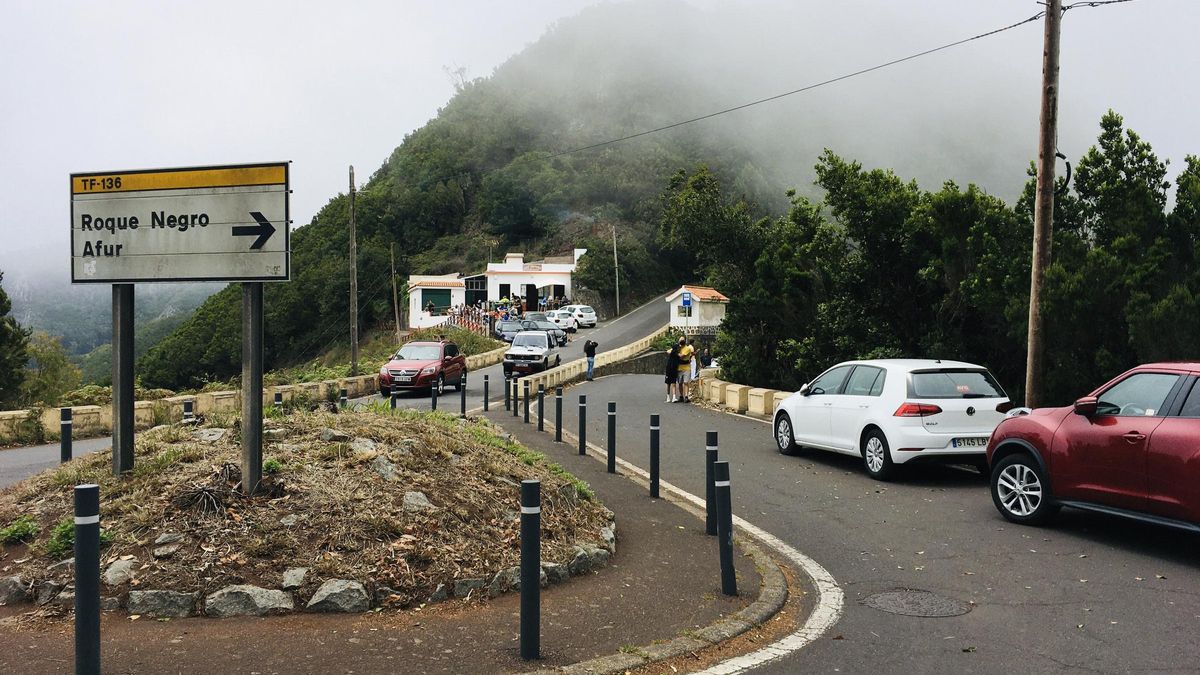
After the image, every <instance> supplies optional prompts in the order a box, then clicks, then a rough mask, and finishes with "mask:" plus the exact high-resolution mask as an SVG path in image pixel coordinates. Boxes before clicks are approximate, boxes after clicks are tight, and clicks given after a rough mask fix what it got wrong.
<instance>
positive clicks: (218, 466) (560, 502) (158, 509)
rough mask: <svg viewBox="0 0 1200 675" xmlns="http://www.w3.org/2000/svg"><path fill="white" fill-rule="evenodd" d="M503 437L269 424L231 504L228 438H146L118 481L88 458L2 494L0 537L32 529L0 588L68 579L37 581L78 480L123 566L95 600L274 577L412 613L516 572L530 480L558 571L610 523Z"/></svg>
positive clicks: (202, 433) (7, 550)
mask: <svg viewBox="0 0 1200 675" xmlns="http://www.w3.org/2000/svg"><path fill="white" fill-rule="evenodd" d="M500 433H502V432H500V431H499V430H498V429H496V428H495V427H492V426H491V425H490V424H489V423H488V422H487V421H486V420H478V421H476V420H471V421H467V420H458V419H456V418H454V417H451V416H449V415H444V414H427V413H415V412H407V411H399V412H397V413H395V414H378V413H377V412H362V413H341V414H331V413H322V412H317V413H303V414H295V415H290V416H287V417H282V418H277V419H271V420H267V425H266V429H265V431H264V438H265V448H264V459H265V461H264V470H265V479H264V484H263V490H262V493H261V494H260V495H256V496H254V497H253V498H244V497H242V496H241V495H240V494H239V481H240V480H241V476H240V470H239V467H238V455H239V442H240V441H239V438H238V434H237V430H236V429H223V428H216V427H201V428H194V427H189V426H184V425H174V426H169V427H158V428H155V429H152V430H150V431H148V432H145V433H142V434H140V435H139V436H138V438H137V447H136V457H137V460H136V468H135V469H134V471H133V473H132V474H131V475H128V476H126V477H124V478H121V479H115V478H113V476H112V475H111V465H110V461H111V460H110V457H109V455H108V454H107V453H101V454H96V455H92V456H89V457H83V458H79V459H75V460H73V461H72V462H70V463H68V464H65V465H63V466H61V467H59V468H57V469H54V470H52V471H47V472H45V473H43V474H40V475H38V476H35V477H33V478H30V479H28V480H26V481H24V482H22V483H19V484H17V485H14V486H12V487H10V488H8V489H6V490H4V491H3V492H0V527H3V526H5V525H7V524H9V523H11V522H14V521H17V520H18V519H22V520H24V521H25V522H28V521H29V519H30V518H32V520H34V521H36V524H37V534H36V535H34V536H32V537H30V538H28V539H27V540H26V541H25V542H24V543H9V544H5V545H3V546H2V547H0V576H10V575H20V576H21V577H22V578H23V579H24V580H25V581H26V582H30V581H32V582H36V583H37V584H38V586H39V587H40V586H45V585H47V582H51V581H56V582H59V583H67V582H70V581H71V575H72V570H71V568H70V567H69V566H67V565H59V566H57V567H54V568H52V569H50V568H51V566H52V565H54V564H55V563H58V562H59V561H60V560H61V559H62V558H64V557H69V556H70V555H71V553H72V551H71V546H70V544H69V542H68V544H67V545H66V546H65V547H64V546H63V542H62V541H61V539H62V537H63V535H64V534H67V533H68V532H67V531H68V530H69V528H67V527H63V526H60V527H58V528H57V529H58V532H57V533H56V532H55V529H56V526H59V525H60V523H66V522H70V520H71V516H72V488H73V486H74V485H76V484H79V483H89V482H95V483H99V485H100V495H101V525H102V528H103V531H104V533H105V537H107V538H108V541H109V543H108V544H107V545H106V546H105V548H104V549H103V550H102V552H101V566H102V569H105V568H107V567H108V566H109V565H110V564H111V563H113V562H115V561H118V560H132V561H134V563H135V564H133V565H132V579H131V580H130V581H127V582H125V583H123V584H120V585H119V586H118V587H106V588H104V589H103V592H104V594H105V595H118V594H124V593H126V592H128V591H129V590H138V589H156V590H157V589H169V590H176V591H183V592H188V593H193V592H199V593H202V594H207V593H211V592H213V591H216V590H218V589H220V588H223V587H225V586H229V585H232V584H253V585H257V586H262V587H265V588H278V587H280V585H281V583H282V577H283V574H284V572H285V570H287V569H290V568H298V567H304V568H309V570H310V572H309V574H308V575H307V576H306V578H305V580H304V581H303V585H302V586H301V587H300V588H299V589H297V592H298V593H299V594H301V595H303V596H307V595H311V593H312V592H313V591H314V590H315V589H316V588H317V586H319V585H320V584H321V583H322V582H323V581H324V580H327V579H335V578H336V579H352V580H358V581H362V582H364V583H366V584H367V585H368V589H369V590H372V591H374V590H376V589H378V588H380V587H387V588H388V589H390V591H389V592H388V595H389V602H390V603H391V604H395V605H399V606H405V605H408V604H412V603H417V602H424V601H425V600H426V599H427V598H429V597H430V594H431V593H433V592H434V590H435V589H436V588H437V586H438V585H439V584H445V585H446V587H448V588H450V589H453V588H454V585H455V584H454V582H455V581H456V580H464V579H488V580H490V579H491V578H492V576H494V575H495V574H496V573H497V572H499V571H501V570H504V569H506V568H510V567H512V566H515V565H517V564H519V558H520V550H519V542H518V536H519V529H520V528H519V515H518V514H519V511H520V501H519V483H520V481H521V480H524V479H531V478H536V479H539V480H541V482H542V505H543V510H542V528H543V533H542V536H543V539H542V559H543V562H556V563H560V564H563V565H566V564H567V563H568V562H569V561H570V559H571V557H572V555H573V552H572V549H573V547H574V546H575V545H576V544H580V543H582V542H595V541H600V540H601V539H602V534H601V530H602V529H603V528H604V527H605V526H606V525H608V524H609V520H610V518H611V514H610V513H609V512H608V511H607V510H606V509H605V508H604V507H603V506H602V505H600V504H599V503H598V502H597V501H596V500H595V498H594V497H593V495H592V493H591V491H590V490H589V489H588V487H587V485H586V484H584V483H582V482H581V481H579V480H578V479H575V478H574V477H573V476H570V475H569V474H567V473H566V472H565V471H563V470H562V469H561V468H560V467H558V466H557V465H554V464H551V463H549V462H547V461H546V460H545V458H544V457H543V456H541V455H540V454H538V453H535V452H532V451H530V450H528V449H526V448H524V447H522V446H520V445H517V444H515V443H513V442H512V441H511V440H507V438H506V437H503V436H501V435H499V434H500ZM26 529H28V528H26ZM56 535H57V538H56ZM130 556H132V558H130ZM372 587H374V588H372Z"/></svg>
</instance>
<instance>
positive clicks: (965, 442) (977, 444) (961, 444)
mask: <svg viewBox="0 0 1200 675" xmlns="http://www.w3.org/2000/svg"><path fill="white" fill-rule="evenodd" d="M987 442H988V439H986V438H984V437H982V436H980V437H977V438H956V439H954V440H952V441H950V445H951V446H952V447H955V448H986V447H987Z"/></svg>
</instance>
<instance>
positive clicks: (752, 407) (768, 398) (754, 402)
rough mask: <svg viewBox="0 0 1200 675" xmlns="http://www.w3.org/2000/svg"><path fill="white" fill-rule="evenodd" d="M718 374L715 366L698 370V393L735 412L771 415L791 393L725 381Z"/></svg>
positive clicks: (705, 398)
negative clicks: (699, 379) (700, 385)
mask: <svg viewBox="0 0 1200 675" xmlns="http://www.w3.org/2000/svg"><path fill="white" fill-rule="evenodd" d="M718 375H720V371H719V370H718V369H716V368H707V369H704V370H702V371H700V377H701V378H703V386H702V387H701V389H700V395H701V396H703V397H704V400H706V401H711V402H713V403H716V404H718V405H721V406H724V407H725V408H727V409H729V410H732V411H734V412H737V413H742V414H747V415H755V416H758V417H773V416H774V415H775V409H776V408H778V407H779V404H780V402H782V401H783V399H785V398H787V397H788V396H791V395H792V392H790V391H777V390H775V389H763V388H761V387H751V386H749V385H745V384H737V383H734V382H726V381H724V380H720V379H718V378H717V376H718Z"/></svg>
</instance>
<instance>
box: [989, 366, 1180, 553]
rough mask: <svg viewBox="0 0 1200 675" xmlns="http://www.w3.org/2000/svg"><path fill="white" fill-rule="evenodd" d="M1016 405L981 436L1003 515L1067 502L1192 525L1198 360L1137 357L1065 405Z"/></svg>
mask: <svg viewBox="0 0 1200 675" xmlns="http://www.w3.org/2000/svg"><path fill="white" fill-rule="evenodd" d="M1014 412H1017V411H1014ZM1020 412H1021V413H1026V414H1019V415H1013V416H1010V417H1009V418H1008V419H1006V420H1004V421H1003V422H1001V423H1000V425H999V426H998V427H996V431H995V433H993V434H992V438H991V441H990V442H989V443H988V459H989V461H990V463H991V491H992V502H993V503H994V504H995V505H996V509H998V510H999V511H1000V514H1001V515H1002V516H1004V517H1005V518H1006V519H1008V520H1010V521H1012V522H1015V523H1023V524H1029V525H1036V524H1041V523H1045V522H1047V521H1048V520H1049V519H1050V518H1051V517H1052V516H1054V514H1056V513H1058V511H1059V510H1060V509H1061V508H1062V507H1064V506H1068V507H1073V508H1079V509H1085V510H1088V511H1095V512H1099V513H1106V514H1111V515H1117V516H1124V517H1128V518H1134V519H1136V520H1140V521H1143V522H1149V523H1156V524H1159V525H1167V526H1172V527H1179V528H1183V529H1186V530H1191V531H1193V532H1200V362H1197V363H1151V364H1147V365H1142V366H1137V367H1136V368H1132V369H1130V370H1128V371H1126V372H1124V373H1122V374H1120V375H1118V376H1117V377H1115V378H1113V379H1112V380H1110V381H1109V382H1107V383H1105V384H1104V385H1103V386H1101V387H1100V388H1098V389H1096V390H1095V391H1093V392H1092V393H1091V394H1089V395H1087V396H1084V397H1083V398H1080V399H1079V400H1077V401H1075V403H1074V405H1071V406H1068V407H1065V408H1038V409H1035V410H1032V411H1028V410H1027V409H1020Z"/></svg>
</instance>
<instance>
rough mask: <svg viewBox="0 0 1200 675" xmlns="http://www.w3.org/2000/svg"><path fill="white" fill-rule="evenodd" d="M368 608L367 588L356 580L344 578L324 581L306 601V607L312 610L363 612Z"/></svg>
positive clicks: (369, 606)
mask: <svg viewBox="0 0 1200 675" xmlns="http://www.w3.org/2000/svg"><path fill="white" fill-rule="evenodd" d="M370 608H371V601H370V599H369V598H368V597H367V589H365V588H363V585H362V584H360V583H358V582H357V581H349V580H346V579H330V580H329V581H326V582H325V583H323V584H321V587H320V588H318V589H317V592H316V593H313V596H312V599H311V600H309V601H308V609H309V610H310V611H313V612H343V613H351V612H365V611H367V610H368V609H370Z"/></svg>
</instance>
